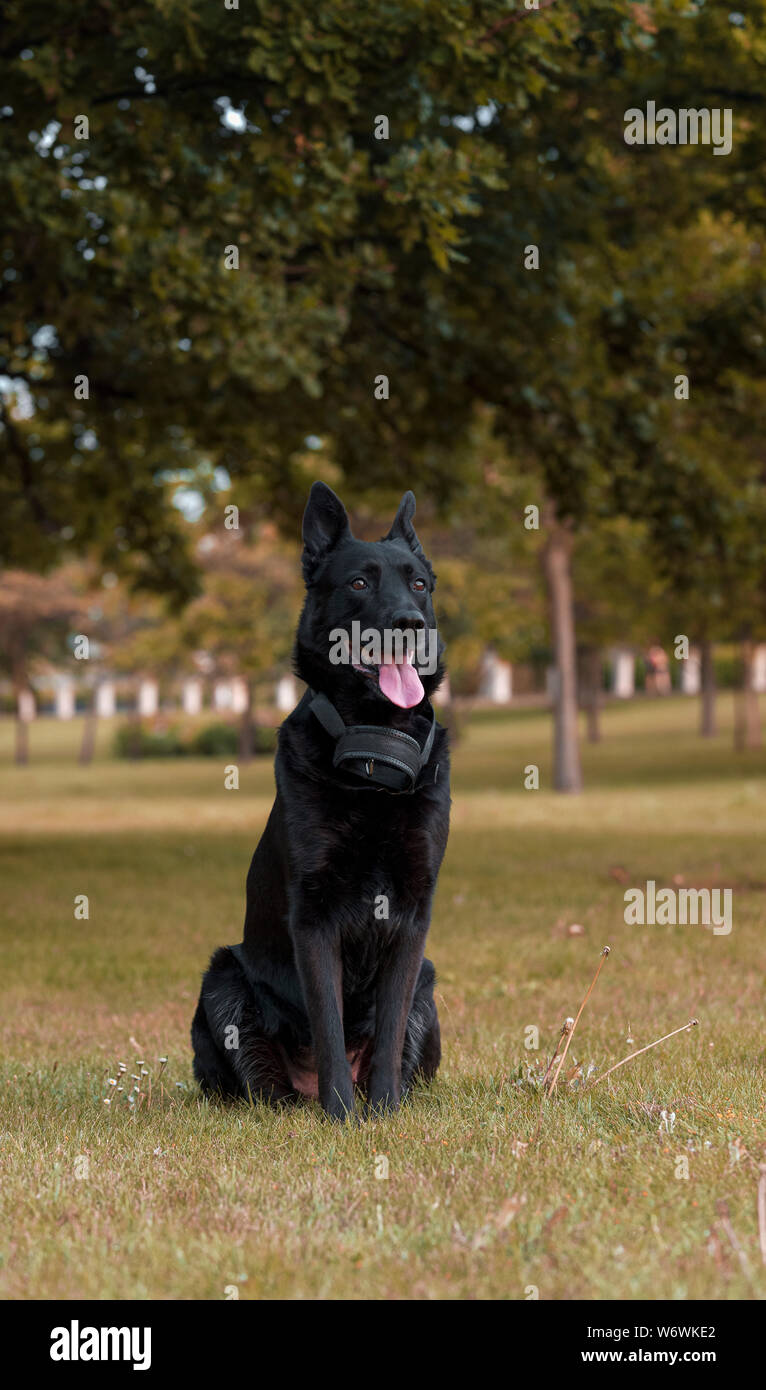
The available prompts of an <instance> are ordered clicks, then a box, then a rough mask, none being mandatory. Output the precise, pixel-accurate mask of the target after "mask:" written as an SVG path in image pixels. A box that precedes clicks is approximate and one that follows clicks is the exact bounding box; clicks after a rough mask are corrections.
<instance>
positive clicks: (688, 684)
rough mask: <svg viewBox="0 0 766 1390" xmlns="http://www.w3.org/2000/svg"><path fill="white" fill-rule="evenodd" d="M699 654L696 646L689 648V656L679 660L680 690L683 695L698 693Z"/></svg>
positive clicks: (700, 684)
mask: <svg viewBox="0 0 766 1390" xmlns="http://www.w3.org/2000/svg"><path fill="white" fill-rule="evenodd" d="M701 669H702V668H701V665H700V654H699V651H698V650H697V648H696V647H690V648H689V656H688V659H687V660H686V661H682V662H681V690H682V691H683V693H684V695H699V693H700V689H701V688H702V677H701Z"/></svg>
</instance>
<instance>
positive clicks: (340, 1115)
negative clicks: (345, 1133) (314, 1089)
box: [321, 1085, 357, 1124]
mask: <svg viewBox="0 0 766 1390" xmlns="http://www.w3.org/2000/svg"><path fill="white" fill-rule="evenodd" d="M321 1103H322V1109H323V1110H324V1112H325V1115H327V1116H328V1117H329V1119H331V1120H337V1121H338V1122H339V1123H341V1124H342V1123H343V1121H344V1120H351V1122H352V1123H354V1122H356V1119H357V1115H356V1109H355V1106H354V1088H353V1086H350V1085H349V1086H337V1087H333V1088H332V1089H331V1090H328V1091H327V1093H326V1094H325V1095H323V1096H322V1097H321Z"/></svg>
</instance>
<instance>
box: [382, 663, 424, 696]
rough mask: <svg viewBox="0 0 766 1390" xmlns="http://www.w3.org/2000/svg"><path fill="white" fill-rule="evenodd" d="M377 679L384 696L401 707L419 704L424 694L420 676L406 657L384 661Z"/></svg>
mask: <svg viewBox="0 0 766 1390" xmlns="http://www.w3.org/2000/svg"><path fill="white" fill-rule="evenodd" d="M378 680H379V682H380V688H381V690H382V691H383V694H384V695H385V696H386V698H387V699H388V700H390V701H391V703H392V705H399V706H400V707H401V708H402V709H411V708H412V706H413V705H419V704H420V701H421V700H422V699H423V696H424V695H425V691H424V689H423V685H422V682H421V679H420V676H419V675H418V673H417V671H416V670H415V667H414V666H411V665H410V663H409V661H408V660H407V658H406V657H405V659H404V661H389V662H384V664H383V665H382V666H381V668H380V672H379V675H378Z"/></svg>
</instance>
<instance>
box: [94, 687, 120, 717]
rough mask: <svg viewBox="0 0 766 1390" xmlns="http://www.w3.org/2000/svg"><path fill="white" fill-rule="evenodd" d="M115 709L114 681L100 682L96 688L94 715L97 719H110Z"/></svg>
mask: <svg viewBox="0 0 766 1390" xmlns="http://www.w3.org/2000/svg"><path fill="white" fill-rule="evenodd" d="M116 709H117V702H116V699H115V694H114V681H100V682H99V684H98V685H97V686H96V714H97V715H98V717H99V719H112V718H113V717H114V714H115V711H116Z"/></svg>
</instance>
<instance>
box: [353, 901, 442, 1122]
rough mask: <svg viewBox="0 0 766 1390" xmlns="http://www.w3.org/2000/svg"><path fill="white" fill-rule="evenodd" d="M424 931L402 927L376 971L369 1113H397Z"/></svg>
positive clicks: (368, 1084) (426, 928)
mask: <svg viewBox="0 0 766 1390" xmlns="http://www.w3.org/2000/svg"><path fill="white" fill-rule="evenodd" d="M427 931H428V926H427V925H426V926H425V927H422V926H420V925H419V924H414V923H413V924H412V925H410V926H407V927H405V926H401V927H400V928H399V930H398V931H397V933H396V935H395V936H394V938H393V941H392V942H391V944H390V946H389V948H388V950H387V951H386V954H385V956H384V958H383V960H382V961H381V964H380V966H379V969H378V982H377V989H376V992H375V1047H374V1050H373V1054H372V1061H371V1064H370V1075H369V1080H368V1083H367V1105H368V1108H369V1110H371V1111H377V1112H380V1113H382V1112H384V1111H386V1110H396V1109H397V1108H398V1106H399V1102H400V1100H401V1091H402V1052H403V1050H404V1035H405V1032H406V1030H407V1019H408V1017H409V1013H410V1009H411V1008H412V999H413V996H414V993H415V985H416V984H417V979H418V972H419V970H420V966H421V964H422V961H423V951H424V948H425V942H426V934H427Z"/></svg>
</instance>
